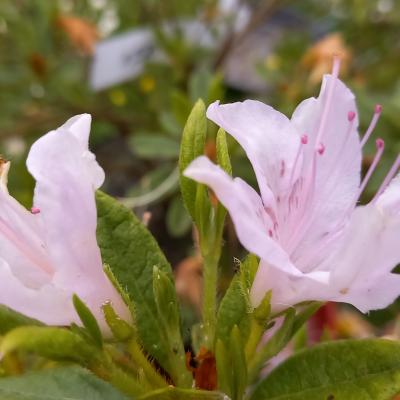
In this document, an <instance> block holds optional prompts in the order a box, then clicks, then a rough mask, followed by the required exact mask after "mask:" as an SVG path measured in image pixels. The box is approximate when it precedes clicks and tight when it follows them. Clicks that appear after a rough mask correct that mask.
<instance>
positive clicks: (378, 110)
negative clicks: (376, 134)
mask: <svg viewBox="0 0 400 400" xmlns="http://www.w3.org/2000/svg"><path fill="white" fill-rule="evenodd" d="M381 113H382V106H381V105H380V104H377V105H376V106H375V110H374V115H373V116H372V119H371V122H370V124H369V127H368V129H367V131H366V132H365V135H364V136H363V138H362V139H361V147H364V145H365V143H367V141H368V139H369V137H370V136H371V133H372V132H373V131H374V129H375V127H376V124H377V123H378V120H379V117H380V116H381Z"/></svg>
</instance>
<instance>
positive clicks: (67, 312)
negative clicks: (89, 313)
mask: <svg viewBox="0 0 400 400" xmlns="http://www.w3.org/2000/svg"><path fill="white" fill-rule="evenodd" d="M0 304H4V305H6V306H7V307H10V308H12V309H13V310H15V311H18V312H20V313H22V314H24V315H26V316H28V317H31V318H35V319H38V320H39V321H42V322H44V323H46V324H49V325H69V324H70V323H71V322H75V323H80V322H79V318H78V316H77V314H76V312H75V310H74V307H73V305H72V300H71V297H68V296H67V294H66V293H65V292H63V291H62V290H58V289H57V288H55V287H54V286H53V285H51V284H45V285H43V286H42V287H41V288H40V289H32V288H29V287H26V286H25V285H24V284H23V283H22V282H21V281H20V280H19V279H18V278H16V277H15V276H14V274H13V272H12V271H11V269H10V266H9V264H8V263H7V262H6V261H5V260H4V259H1V258H0Z"/></svg>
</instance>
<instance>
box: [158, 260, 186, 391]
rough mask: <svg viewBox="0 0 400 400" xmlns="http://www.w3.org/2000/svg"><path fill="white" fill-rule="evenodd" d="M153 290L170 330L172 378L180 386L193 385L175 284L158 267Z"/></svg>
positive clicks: (164, 322)
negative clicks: (187, 362) (183, 338)
mask: <svg viewBox="0 0 400 400" xmlns="http://www.w3.org/2000/svg"><path fill="white" fill-rule="evenodd" d="M153 290H154V297H155V300H156V304H157V310H158V315H159V318H160V320H161V321H162V322H163V324H164V327H165V328H164V330H165V332H168V336H167V340H168V344H169V349H170V366H171V367H170V373H171V376H172V379H173V381H174V382H175V384H176V385H178V386H182V387H191V385H192V382H193V379H192V375H191V373H190V372H189V371H188V370H187V368H186V356H185V349H184V347H183V342H182V335H181V330H180V316H179V308H178V302H177V299H176V292H175V285H174V284H173V282H171V279H170V278H169V277H168V276H167V274H165V273H164V272H163V271H161V270H160V269H159V268H157V267H154V269H153Z"/></svg>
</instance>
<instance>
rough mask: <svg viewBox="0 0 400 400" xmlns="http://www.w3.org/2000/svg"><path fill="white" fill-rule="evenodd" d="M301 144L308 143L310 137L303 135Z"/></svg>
mask: <svg viewBox="0 0 400 400" xmlns="http://www.w3.org/2000/svg"><path fill="white" fill-rule="evenodd" d="M301 143H303V144H307V143H308V136H307V135H306V134H304V135H301Z"/></svg>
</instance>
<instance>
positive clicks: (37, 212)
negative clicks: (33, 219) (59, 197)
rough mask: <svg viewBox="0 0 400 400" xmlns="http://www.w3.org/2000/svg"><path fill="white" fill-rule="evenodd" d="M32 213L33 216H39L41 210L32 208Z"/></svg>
mask: <svg viewBox="0 0 400 400" xmlns="http://www.w3.org/2000/svg"><path fill="white" fill-rule="evenodd" d="M31 213H32V214H39V213H40V208H37V207H32V208H31Z"/></svg>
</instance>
